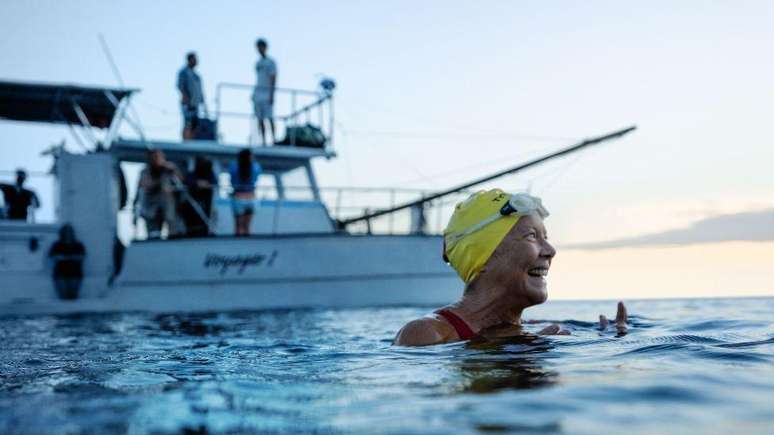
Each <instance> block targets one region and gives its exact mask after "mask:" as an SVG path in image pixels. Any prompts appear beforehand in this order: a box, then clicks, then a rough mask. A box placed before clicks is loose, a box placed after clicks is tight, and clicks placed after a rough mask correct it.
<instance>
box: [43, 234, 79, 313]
mask: <svg viewBox="0 0 774 435" xmlns="http://www.w3.org/2000/svg"><path fill="white" fill-rule="evenodd" d="M85 257H86V249H85V248H84V247H83V244H82V243H81V242H79V241H78V240H77V239H76V238H75V230H74V229H73V227H72V225H70V224H64V225H62V227H61V228H60V229H59V240H57V241H56V242H54V244H53V245H51V249H49V251H48V258H49V259H50V260H51V261H52V262H53V278H54V287H55V288H56V292H57V294H58V295H59V298H60V299H65V300H71V299H77V298H78V292H79V291H80V288H81V282H82V281H83V259H84V258H85Z"/></svg>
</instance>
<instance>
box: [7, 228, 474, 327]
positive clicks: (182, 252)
mask: <svg viewBox="0 0 774 435" xmlns="http://www.w3.org/2000/svg"><path fill="white" fill-rule="evenodd" d="M440 251H441V238H440V237H435V236H352V235H346V234H323V235H292V236H291V235H288V236H266V237H250V238H231V237H229V238H220V237H218V238H202V239H179V240H157V241H144V242H138V243H134V244H132V245H131V246H129V248H127V251H126V253H125V256H124V260H123V265H122V270H121V273H120V274H119V275H118V276H117V278H116V279H115V280H114V282H113V284H112V285H111V286H107V285H106V286H105V287H104V288H102V289H99V288H97V289H85V292H84V293H83V295H82V298H81V299H80V300H77V301H72V302H70V301H57V300H56V299H55V296H54V295H55V293H54V291H53V285H52V286H51V287H50V289H49V290H48V291H47V292H46V294H47V295H48V297H45V296H43V297H39V298H34V299H32V300H30V299H26V300H23V301H21V302H20V301H15V302H11V303H5V304H3V305H2V307H1V308H0V312H3V313H35V312H76V311H77V312H82V311H96V312H103V311H136V310H141V311H151V312H175V311H222V310H253V309H272V308H296V307H356V306H385V305H441V304H446V303H449V302H452V301H454V300H455V299H456V297H458V296H459V294H460V293H461V289H462V285H461V284H462V283H461V281H459V278H457V276H456V275H455V274H454V271H453V269H451V268H450V267H449V266H448V265H446V264H445V263H444V262H443V261H442V260H441V253H440Z"/></svg>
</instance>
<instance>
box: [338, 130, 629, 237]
mask: <svg viewBox="0 0 774 435" xmlns="http://www.w3.org/2000/svg"><path fill="white" fill-rule="evenodd" d="M636 129H637V126H636V125H633V126H631V127H627V128H624V129H621V130H617V131H614V132H612V133H608V134H605V135H602V136H597V137H593V138H589V139H586V140H583V141H582V142H580V143H577V144H575V145H572V146H570V147H567V148H563V149H561V150H559V151H556V152H553V153H551V154H547V155H545V156H542V157H538V158H536V159H533V160H530V161H528V162H525V163H521V164H519V165H517V166H514V167H512V168H508V169H505V170H502V171H500V172H496V173H494V174H492V175H488V176H486V177H483V178H479V179H476V180H473V181H469V182H467V183H465V184H462V185H459V186H456V187H453V188H451V189H447V190H444V191H441V192H437V193H434V194H431V195H428V196H424V197H422V198H420V199H418V200H415V201H410V202H407V203H404V204H401V205H398V206H395V207H391V208H388V209H382V210H377V211H374V212H369V213H365V214H363V215H362V216H358V217H354V218H350V219H343V220H337V221H336V224H337V226H338V228H339V229H340V230H344V229H345V228H346V227H347V225H350V224H353V223H355V222H362V221H369V220H371V219H373V218H376V217H379V216H384V215H386V214H390V213H394V212H396V211H400V210H404V209H407V208H412V207H421V206H423V205H424V204H425V203H427V202H431V201H434V200H436V199H438V198H442V197H444V196H447V195H451V194H454V193H457V192H459V191H461V190H467V189H470V188H471V187H473V186H476V185H479V184H482V183H486V182H488V181H492V180H494V179H497V178H500V177H502V176H505V175H510V174H514V173H516V172H519V171H523V170H525V169H527V168H530V167H532V166H536V165H540V164H542V163H545V162H547V161H549V160H552V159H555V158H558V157H562V156H565V155H568V154H572V153H574V152H577V151H580V150H581V149H584V148H586V147H589V146H592V145H596V144H599V143H602V142H606V141H608V140H612V139H618V138H620V137H622V136H624V135H626V134H629V133H631V132H632V131H634V130H636Z"/></svg>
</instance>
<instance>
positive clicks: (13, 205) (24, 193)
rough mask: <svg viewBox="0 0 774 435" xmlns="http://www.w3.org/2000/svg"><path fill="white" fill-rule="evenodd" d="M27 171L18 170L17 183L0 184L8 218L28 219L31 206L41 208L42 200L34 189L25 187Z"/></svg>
mask: <svg viewBox="0 0 774 435" xmlns="http://www.w3.org/2000/svg"><path fill="white" fill-rule="evenodd" d="M26 180H27V171H25V170H24V169H21V168H19V169H17V170H16V184H0V190H2V192H3V197H4V199H5V201H4V202H5V208H6V209H5V215H6V217H7V218H8V219H13V220H21V221H26V220H27V217H28V216H29V214H30V213H29V211H30V208H32V209H37V208H40V200H39V199H38V195H36V194H35V192H34V191H32V190H30V189H27V188H26V187H24V182H25V181H26Z"/></svg>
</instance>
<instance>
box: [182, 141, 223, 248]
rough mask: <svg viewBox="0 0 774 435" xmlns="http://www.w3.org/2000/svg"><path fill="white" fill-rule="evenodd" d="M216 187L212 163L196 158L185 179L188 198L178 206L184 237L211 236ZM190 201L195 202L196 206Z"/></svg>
mask: <svg viewBox="0 0 774 435" xmlns="http://www.w3.org/2000/svg"><path fill="white" fill-rule="evenodd" d="M217 185H218V180H217V178H216V177H215V171H213V169H212V161H210V160H209V159H208V158H206V157H203V156H196V160H195V162H194V168H193V170H192V171H190V172H189V173H188V174H187V175H186V177H185V186H186V188H187V189H188V193H189V195H190V198H189V199H188V200H187V201H183V203H182V204H181V205H180V214H181V215H182V217H183V220H184V221H185V235H186V237H206V236H208V235H210V234H211V232H210V214H211V212H212V196H213V194H214V191H215V187H217ZM191 201H195V203H196V206H194V203H193V202H191Z"/></svg>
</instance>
